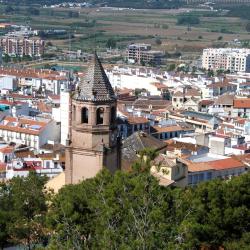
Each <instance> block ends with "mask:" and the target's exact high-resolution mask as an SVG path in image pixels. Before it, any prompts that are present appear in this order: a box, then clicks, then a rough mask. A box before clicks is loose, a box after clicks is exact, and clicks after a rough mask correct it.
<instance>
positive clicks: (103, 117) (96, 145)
mask: <svg viewBox="0 0 250 250" xmlns="http://www.w3.org/2000/svg"><path fill="white" fill-rule="evenodd" d="M116 106H117V100H116V96H115V93H114V90H113V88H112V86H111V84H110V82H109V80H108V77H107V75H106V73H105V71H104V69H103V67H102V64H101V62H100V60H99V58H98V57H97V55H96V54H95V55H94V58H93V60H92V62H91V64H90V66H89V68H88V71H87V74H86V75H85V77H84V79H83V80H82V81H81V82H80V83H79V86H78V88H77V89H76V91H75V92H74V93H73V95H72V101H71V128H70V138H69V140H68V145H67V147H66V171H65V172H66V184H71V183H78V182H79V181H81V180H83V179H87V178H91V177H94V176H95V175H96V174H97V173H98V172H99V171H100V170H101V169H102V168H104V167H106V168H108V169H109V170H110V171H111V172H112V173H113V172H115V171H116V170H117V169H119V168H120V143H119V139H118V136H117V125H116V108H117V107H116Z"/></svg>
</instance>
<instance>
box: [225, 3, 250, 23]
mask: <svg viewBox="0 0 250 250" xmlns="http://www.w3.org/2000/svg"><path fill="white" fill-rule="evenodd" d="M229 9H230V10H229V12H228V14H227V15H228V16H232V17H240V18H243V19H248V20H249V19H250V14H249V13H250V6H244V5H238V6H234V7H230V8H229Z"/></svg>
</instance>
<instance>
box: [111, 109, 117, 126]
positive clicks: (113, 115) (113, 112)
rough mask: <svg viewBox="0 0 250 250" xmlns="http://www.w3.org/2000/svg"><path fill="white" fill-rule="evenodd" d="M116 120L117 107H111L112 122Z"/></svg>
mask: <svg viewBox="0 0 250 250" xmlns="http://www.w3.org/2000/svg"><path fill="white" fill-rule="evenodd" d="M115 120H116V108H115V107H112V108H111V113H110V123H111V124H112V123H114V122H115Z"/></svg>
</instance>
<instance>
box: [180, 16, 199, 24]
mask: <svg viewBox="0 0 250 250" xmlns="http://www.w3.org/2000/svg"><path fill="white" fill-rule="evenodd" d="M199 23H200V19H199V17H196V16H180V17H178V19H177V25H187V24H192V25H195V24H199Z"/></svg>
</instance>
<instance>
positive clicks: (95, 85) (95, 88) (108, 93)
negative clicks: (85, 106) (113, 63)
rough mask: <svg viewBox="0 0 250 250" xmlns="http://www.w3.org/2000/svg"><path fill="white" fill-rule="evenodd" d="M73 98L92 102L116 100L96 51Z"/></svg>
mask: <svg viewBox="0 0 250 250" xmlns="http://www.w3.org/2000/svg"><path fill="white" fill-rule="evenodd" d="M73 98H74V99H76V100H80V101H92V102H95V101H114V100H116V97H115V93H114V90H113V88H112V86H111V84H110V82H109V79H108V77H107V75H106V73H105V71H104V69H103V67H102V64H101V61H100V59H99V58H98V56H97V55H96V53H95V54H94V58H93V60H92V62H91V64H90V66H89V68H88V71H87V74H86V76H85V77H84V79H83V81H81V82H80V84H79V89H78V90H77V91H76V92H75V94H74V97H73Z"/></svg>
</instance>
